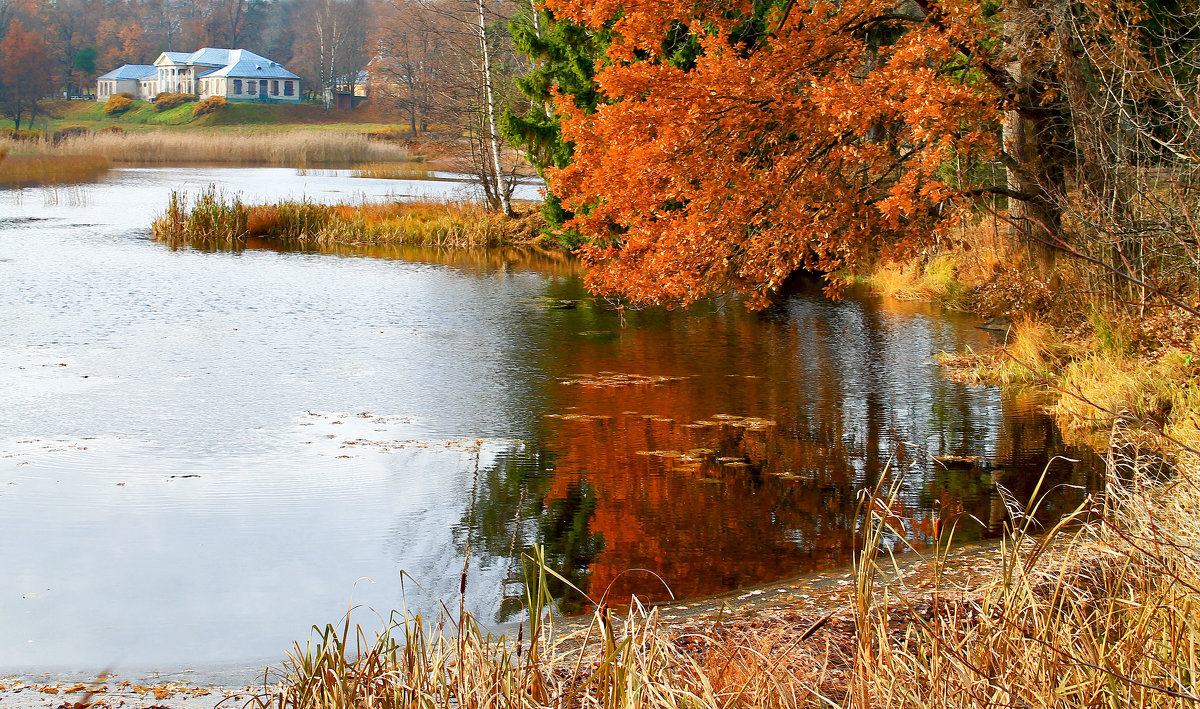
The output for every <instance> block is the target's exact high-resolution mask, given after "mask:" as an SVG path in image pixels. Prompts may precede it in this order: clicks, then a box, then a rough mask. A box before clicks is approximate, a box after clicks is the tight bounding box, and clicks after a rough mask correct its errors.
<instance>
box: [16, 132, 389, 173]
mask: <svg viewBox="0 0 1200 709" xmlns="http://www.w3.org/2000/svg"><path fill="white" fill-rule="evenodd" d="M19 147H20V149H21V151H23V152H26V153H33V154H39V155H86V156H93V157H98V158H104V159H105V160H108V161H111V162H114V163H124V164H143V165H160V164H179V163H199V164H212V165H273V166H285V167H308V166H331V165H332V166H346V167H349V166H351V165H354V164H357V163H366V162H370V163H402V162H405V161H406V160H408V158H409V154H408V149H407V148H406V147H405V145H404V144H398V143H387V142H379V141H372V140H368V139H367V137H366V135H365V134H363V133H359V132H351V131H332V130H288V131H184V130H172V131H166V130H156V131H142V132H134V131H127V132H123V133H116V132H106V131H96V132H92V133H87V134H84V135H75V136H69V137H66V138H64V139H62V140H60V141H59V142H58V143H53V142H51V141H40V142H32V143H29V142H24V143H21V144H20V146H19Z"/></svg>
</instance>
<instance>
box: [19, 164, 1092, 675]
mask: <svg viewBox="0 0 1200 709" xmlns="http://www.w3.org/2000/svg"><path fill="white" fill-rule="evenodd" d="M210 183H216V184H218V185H219V186H221V187H222V188H223V189H225V190H226V192H227V193H230V194H232V193H241V195H242V196H243V198H245V199H247V200H248V201H253V200H259V199H275V198H279V197H283V196H294V197H299V196H306V197H308V198H310V199H314V200H323V201H325V200H346V199H359V198H366V199H380V198H386V197H388V196H390V195H393V194H394V195H398V196H408V195H435V196H436V195H451V196H457V195H458V194H465V188H464V187H463V186H462V185H461V184H459V183H455V182H452V181H444V180H443V181H438V182H397V181H382V180H362V179H353V178H350V177H347V176H345V174H344V173H337V172H329V173H323V174H319V175H308V176H306V175H298V174H296V173H295V172H294V171H291V170H282V169H228V168H225V169H130V170H117V171H114V172H113V173H111V174H110V176H109V177H107V178H106V179H105V180H104V181H102V182H101V183H99V184H96V185H89V186H84V187H79V188H72V189H60V190H57V191H56V190H43V189H40V188H38V189H26V190H20V191H0V545H2V549H0V553H2V555H3V565H4V569H5V573H3V574H0V624H2V627H3V629H4V631H3V632H2V633H0V671H3V672H16V671H43V670H50V671H75V670H98V669H101V668H105V667H114V666H115V667H116V668H118V669H125V670H133V669H168V668H179V667H200V668H203V667H215V666H218V665H220V666H226V665H235V664H238V663H241V664H243V665H245V666H251V665H254V664H256V663H266V662H275V661H277V660H278V659H279V657H280V655H281V653H282V651H283V650H285V649H286V648H287V647H288V646H289V645H290V643H291V642H292V641H293V640H296V639H303V638H305V637H307V634H308V629H309V627H310V626H311V625H312V624H313V623H322V624H323V623H325V622H330V621H336V620H337V619H338V618H339V617H340V616H341V615H342V614H343V613H344V612H345V609H346V608H347V606H348V604H349V603H350V602H351V599H352V598H353V601H354V602H356V603H364V604H367V605H369V606H371V607H373V608H375V609H376V610H378V611H380V612H382V613H386V612H387V611H389V610H391V609H393V608H399V607H401V606H402V605H404V604H407V606H408V607H409V608H411V609H415V610H429V609H431V608H434V607H436V604H437V603H438V602H439V601H452V600H454V599H456V598H457V592H458V586H459V571H460V570H461V569H462V568H463V564H464V558H468V557H467V550H468V548H469V549H470V554H469V561H468V567H469V579H470V582H469V590H468V596H467V605H468V607H470V608H472V609H474V610H475V611H477V612H479V613H480V614H482V616H483V617H485V618H490V619H494V620H495V621H496V622H505V621H510V620H514V619H515V618H516V617H517V616H516V615H515V608H514V606H513V604H512V602H511V601H508V602H506V601H504V598H505V597H506V596H514V595H517V594H519V593H520V592H521V586H520V561H519V559H520V555H521V553H522V551H524V550H526V549H528V547H529V546H530V545H532V544H535V543H541V544H544V545H545V546H546V548H547V553H548V555H549V556H550V558H551V560H552V562H553V564H554V565H555V566H556V567H557V568H560V569H563V570H564V571H565V572H566V573H567V574H568V576H569V577H570V578H572V579H574V580H575V581H576V582H577V583H578V584H579V585H580V586H582V587H583V588H584V589H585V590H588V591H589V592H592V593H599V592H602V591H603V590H604V589H605V588H608V587H610V585H611V586H612V588H613V589H614V590H615V591H616V592H618V593H631V592H632V593H638V594H639V595H650V596H654V595H655V594H660V593H661V592H660V588H659V587H658V586H656V585H655V584H652V583H650V582H649V580H648V577H645V576H644V575H640V576H639V575H638V574H625V575H621V572H622V571H624V570H625V569H629V568H633V567H641V568H648V569H651V570H654V571H655V572H657V573H658V574H660V575H661V576H662V577H663V578H664V579H665V580H666V581H667V582H668V583H669V584H670V585H671V587H672V589H673V590H674V592H675V593H676V595H678V596H682V597H689V596H698V595H705V594H712V593H715V592H720V591H723V590H728V589H732V588H737V587H741V586H745V585H751V584H756V583H762V582H766V581H770V580H774V579H779V578H783V577H786V576H789V575H793V574H796V573H800V572H804V571H808V570H814V569H820V568H827V567H830V566H834V565H839V564H842V563H845V562H846V561H847V559H848V557H849V553H850V539H851V533H852V530H853V527H854V524H855V506H856V492H857V490H858V489H860V488H861V487H863V486H870V485H872V484H874V483H875V481H877V480H878V479H879V477H880V475H881V474H882V472H883V470H884V467H885V466H887V465H888V464H889V462H890V464H891V466H892V468H893V469H894V470H897V471H903V472H904V475H905V477H904V493H903V504H904V508H905V511H906V512H907V514H908V515H909V517H910V522H911V527H910V528H911V536H912V540H913V541H914V542H915V543H917V544H920V543H922V542H923V541H925V540H926V539H927V533H928V529H929V519H930V511H931V509H933V508H934V507H935V506H936V505H941V506H943V507H947V508H951V509H956V508H958V506H961V508H962V510H963V511H964V512H966V513H968V514H970V515H973V516H974V518H976V519H970V518H965V519H966V520H967V521H964V523H963V524H962V527H961V530H960V535H961V536H962V537H963V538H979V537H981V536H986V535H988V534H989V533H992V534H994V533H995V532H996V531H997V530H998V528H999V524H1000V523H1001V521H1002V520H1003V507H1002V506H1001V505H1000V504H999V496H998V495H997V493H996V484H997V483H1000V484H1003V485H1004V486H1005V487H1007V488H1009V489H1011V490H1013V491H1014V493H1015V494H1016V495H1017V496H1018V497H1020V496H1021V494H1022V493H1024V494H1028V491H1029V490H1030V489H1031V488H1032V485H1033V482H1034V480H1035V478H1036V476H1037V474H1038V473H1039V472H1040V471H1041V470H1042V468H1043V467H1044V466H1045V465H1046V461H1047V460H1048V459H1049V457H1050V456H1052V455H1054V454H1057V453H1061V452H1068V453H1070V451H1065V449H1064V448H1063V447H1062V445H1061V443H1060V442H1059V440H1058V437H1057V434H1056V432H1055V431H1054V429H1053V427H1052V426H1051V425H1050V423H1049V421H1048V420H1047V418H1046V417H1045V415H1044V414H1042V413H1040V412H1039V411H1038V409H1037V407H1036V405H1035V404H1036V402H1033V401H1024V400H1018V399H1011V398H1005V397H1002V396H1001V395H1000V394H999V393H998V392H997V391H996V390H995V389H992V388H987V387H971V386H964V385H961V384H956V383H952V382H949V381H947V380H945V379H944V378H942V377H941V376H940V374H939V372H938V370H937V367H936V365H935V364H934V363H933V361H932V358H931V355H932V354H933V353H934V352H936V351H938V350H942V349H946V350H953V349H960V348H962V347H964V346H967V345H970V346H973V347H979V346H982V345H983V344H985V342H986V337H987V336H986V335H985V334H984V333H982V332H981V331H979V330H977V329H975V328H973V327H972V325H973V322H972V321H970V320H966V319H962V318H958V317H955V316H953V315H948V314H945V313H940V312H933V311H931V310H929V309H927V308H924V307H922V306H916V305H912V304H901V303H883V302H880V301H879V300H877V299H871V298H868V297H856V296H853V295H852V296H851V297H848V298H845V299H843V300H841V301H838V302H831V301H829V300H827V299H826V298H824V297H823V296H822V295H821V294H820V291H819V289H818V288H816V287H814V286H811V285H809V286H804V285H803V284H801V286H800V287H798V288H797V289H796V291H795V292H794V293H792V294H791V295H789V296H788V297H786V298H782V299H780V302H779V303H778V304H777V305H776V306H774V307H772V308H769V309H768V310H766V311H764V312H761V313H748V312H747V311H746V310H745V309H744V308H743V307H742V306H741V305H740V304H739V303H738V302H736V301H734V300H728V301H720V302H716V303H710V304H705V305H702V306H697V307H695V308H691V309H688V310H684V311H666V310H661V309H650V310H644V311H638V312H625V313H620V312H617V311H614V310H612V309H610V308H609V307H608V305H607V304H605V303H603V302H594V301H592V300H590V299H588V298H587V297H586V295H585V293H584V291H583V289H582V287H581V285H580V283H579V280H578V278H577V273H576V272H575V268H574V267H573V266H572V265H570V264H566V263H563V262H561V261H558V260H555V259H552V258H549V257H546V258H542V259H538V258H530V257H527V256H521V255H519V254H515V253H490V254H438V253H434V252H429V251H421V250H412V249H392V250H388V249H381V250H379V251H378V252H376V253H373V254H371V255H372V256H375V257H378V258H364V257H361V256H360V255H346V254H315V253H298V252H287V251H286V250H273V249H269V248H248V249H246V250H242V251H239V252H214V253H204V252H200V251H195V250H177V251H173V250H170V249H168V248H166V247H164V246H162V245H160V244H157V243H154V242H152V241H150V240H149V238H148V236H147V228H146V227H147V225H148V224H149V222H150V220H151V219H152V218H153V216H154V215H155V214H156V213H158V212H159V211H161V210H162V209H163V207H164V206H165V204H166V199H167V194H168V193H169V191H170V190H171V189H173V188H175V189H177V188H181V187H183V188H187V189H190V190H192V191H199V190H201V189H203V188H204V187H205V186H206V185H208V184H210ZM527 190H528V193H527V194H526V195H525V196H527V197H531V198H532V197H535V196H536V194H535V191H534V188H532V187H529V188H527ZM251 246H256V245H254V244H252V245H251ZM258 246H261V245H258ZM563 300H578V301H579V304H578V307H574V308H559V307H553V306H555V305H558V304H561V303H560V301H563ZM620 374H628V375H639V376H642V377H649V378H652V379H651V380H648V381H643V382H640V383H637V382H635V383H630V381H629V380H628V378H624V379H622V378H621V377H618V376H615V375H620ZM945 453H953V454H959V455H977V456H982V457H984V458H985V459H986V461H987V465H986V467H987V468H988V470H986V471H980V470H971V471H962V470H952V469H946V468H944V467H943V466H941V465H939V464H938V463H937V462H936V461H934V460H933V456H937V455H942V454H945ZM1052 469H1053V472H1054V482H1055V483H1062V484H1064V486H1063V487H1060V488H1059V490H1060V491H1061V494H1059V495H1058V496H1057V497H1056V498H1055V500H1054V502H1053V504H1052V505H1051V509H1050V510H1049V513H1051V514H1052V513H1053V512H1054V508H1055V507H1061V506H1063V505H1070V504H1072V502H1073V500H1075V499H1077V498H1078V496H1079V494H1081V493H1080V491H1079V490H1078V489H1077V488H1076V487H1066V486H1065V485H1072V486H1078V487H1086V486H1088V485H1089V484H1091V477H1092V475H1093V474H1092V473H1091V472H1090V470H1091V469H1090V467H1089V466H1088V465H1086V464H1078V465H1074V464H1071V463H1069V462H1066V461H1059V462H1058V463H1056V464H1055V465H1054V466H1052ZM401 571H403V572H404V573H405V576H406V580H405V581H404V583H403V584H402V581H401V580H402V575H401ZM455 602H456V601H455ZM585 603H586V602H585V601H584V600H582V599H577V598H574V599H573V598H568V599H567V600H566V601H565V605H566V607H568V608H579V607H581V606H582V605H584V604H585Z"/></svg>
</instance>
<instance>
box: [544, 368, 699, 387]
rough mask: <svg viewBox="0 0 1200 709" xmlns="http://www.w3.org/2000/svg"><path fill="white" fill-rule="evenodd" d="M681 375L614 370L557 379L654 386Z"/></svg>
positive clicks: (586, 383) (584, 383) (569, 382)
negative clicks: (659, 374) (670, 375)
mask: <svg viewBox="0 0 1200 709" xmlns="http://www.w3.org/2000/svg"><path fill="white" fill-rule="evenodd" d="M681 379H683V377H668V376H647V375H644V374H617V373H614V372H598V373H596V374H576V375H574V376H573V377H571V378H570V379H562V380H559V381H560V383H562V384H564V385H568V386H569V385H577V386H590V387H612V386H656V385H659V384H665V383H667V382H674V381H679V380H681Z"/></svg>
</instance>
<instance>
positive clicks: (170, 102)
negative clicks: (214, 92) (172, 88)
mask: <svg viewBox="0 0 1200 709" xmlns="http://www.w3.org/2000/svg"><path fill="white" fill-rule="evenodd" d="M195 100H196V97H195V95H193V94H167V93H162V94H159V95H158V96H155V97H154V107H155V108H156V109H158V110H159V111H169V110H171V109H172V108H176V107H178V106H182V105H183V104H185V103H187V102H188V101H195Z"/></svg>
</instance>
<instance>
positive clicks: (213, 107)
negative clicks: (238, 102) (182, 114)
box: [192, 96, 229, 116]
mask: <svg viewBox="0 0 1200 709" xmlns="http://www.w3.org/2000/svg"><path fill="white" fill-rule="evenodd" d="M228 105H229V102H228V101H226V100H225V97H224V96H209V97H208V98H206V99H204V100H203V101H201V102H200V103H198V104H196V107H195V108H194V109H192V115H195V116H204V115H207V114H209V113H216V112H217V111H220V110H221V109H222V108H225V107H226V106H228Z"/></svg>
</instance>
